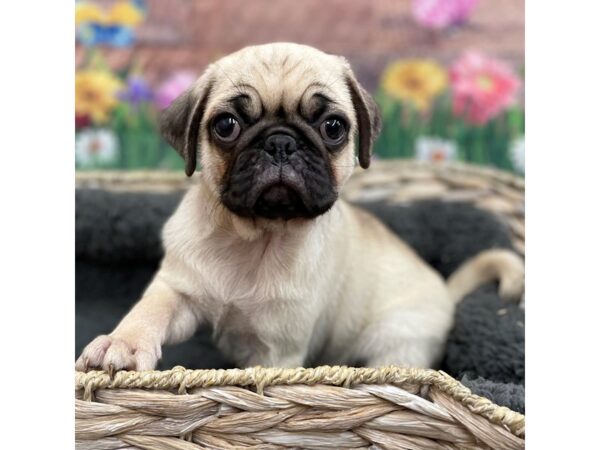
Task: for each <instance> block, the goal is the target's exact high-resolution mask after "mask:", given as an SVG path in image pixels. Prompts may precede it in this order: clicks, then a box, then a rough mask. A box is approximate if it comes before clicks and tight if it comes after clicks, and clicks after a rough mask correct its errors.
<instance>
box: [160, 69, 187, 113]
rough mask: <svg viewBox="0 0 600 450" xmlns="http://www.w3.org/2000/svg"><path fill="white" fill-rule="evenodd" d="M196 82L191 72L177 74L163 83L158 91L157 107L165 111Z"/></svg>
mask: <svg viewBox="0 0 600 450" xmlns="http://www.w3.org/2000/svg"><path fill="white" fill-rule="evenodd" d="M194 81H196V76H195V75H194V74H192V73H190V72H177V73H175V74H173V75H172V76H170V77H169V78H167V79H166V80H165V81H163V82H162V83H161V84H160V86H159V87H158V89H157V91H156V105H157V106H158V108H159V109H161V110H163V109H165V108H168V107H169V105H170V104H171V103H173V100H175V99H176V98H177V97H179V95H181V94H182V93H183V91H185V90H186V89H187V88H189V87H190V86H191V85H192V83H194Z"/></svg>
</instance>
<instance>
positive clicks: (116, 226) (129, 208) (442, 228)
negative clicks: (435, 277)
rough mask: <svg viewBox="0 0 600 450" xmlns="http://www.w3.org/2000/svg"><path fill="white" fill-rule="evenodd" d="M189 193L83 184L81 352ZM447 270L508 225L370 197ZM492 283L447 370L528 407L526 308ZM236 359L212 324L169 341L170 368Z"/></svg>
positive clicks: (460, 330) (438, 205)
mask: <svg viewBox="0 0 600 450" xmlns="http://www.w3.org/2000/svg"><path fill="white" fill-rule="evenodd" d="M181 195H182V194H181V193H179V192H178V193H170V194H158V193H112V192H107V191H101V190H78V191H77V192H76V258H77V262H76V274H75V280H76V289H75V291H76V320H75V328H76V330H75V331H76V342H75V346H76V348H75V351H76V354H77V355H78V354H79V353H80V352H81V350H82V348H83V346H84V345H85V344H87V343H88V342H89V341H90V340H91V339H93V338H94V337H95V336H96V335H98V334H103V333H108V332H110V331H111V330H112V329H113V328H114V326H115V325H116V324H117V323H118V321H119V320H120V319H121V318H122V317H123V315H124V314H125V313H126V312H127V311H128V309H129V308H130V307H131V306H132V305H133V303H134V302H135V301H136V300H137V299H138V297H139V295H140V294H141V292H142V290H143V289H144V287H145V286H146V284H147V283H148V282H149V280H150V278H151V277H152V275H153V273H154V272H155V271H156V269H157V267H158V263H159V261H160V258H161V255H162V249H161V244H160V230H161V228H162V225H163V223H164V222H165V220H166V219H167V218H168V217H169V215H170V214H171V213H172V212H173V210H174V209H175V207H176V206H177V204H178V202H179V200H180V199H181ZM361 206H363V207H364V208H366V209H368V210H370V211H371V212H373V213H374V214H375V215H377V216H378V217H379V218H380V219H381V220H382V221H384V222H385V223H386V224H387V225H388V226H389V227H390V228H391V229H392V230H393V231H394V232H396V233H397V234H398V235H400V236H401V237H402V238H403V239H404V240H405V241H406V242H408V243H409V244H410V245H411V246H412V247H413V248H414V249H415V250H416V251H417V252H418V253H419V254H420V255H421V256H422V257H423V258H424V259H425V260H426V261H427V262H428V263H429V264H431V265H432V266H433V267H435V268H436V269H437V270H438V271H439V272H440V273H441V274H442V275H443V276H445V277H447V276H448V275H450V274H451V273H452V272H453V271H454V270H455V269H456V268H457V267H458V266H459V265H460V264H461V263H462V262H463V261H465V260H466V259H467V258H469V257H470V256H473V255H475V254H476V253H478V252H479V251H481V250H483V249H486V248H492V247H502V248H511V244H510V239H509V233H508V231H507V229H506V228H505V227H504V226H503V225H502V224H501V223H500V222H499V221H498V220H497V219H495V218H494V217H493V216H491V215H490V214H488V213H486V212H484V211H481V210H479V209H476V208H473V207H471V206H469V205H466V204H458V203H443V202H439V201H423V202H419V203H415V204H413V205H409V206H399V205H394V206H390V205H387V204H383V203H368V204H362V205H361ZM495 290H496V287H495V286H491V285H490V286H485V287H482V288H481V289H479V290H478V291H476V292H474V293H472V294H471V295H469V296H467V297H466V298H465V299H464V300H463V301H462V302H461V304H460V305H459V307H458V309H457V313H456V324H455V327H454V329H453V331H452V332H451V334H450V337H449V339H448V346H447V349H446V355H445V358H444V361H443V363H442V366H441V369H442V370H444V371H446V372H447V373H449V374H450V375H452V376H454V377H455V378H457V379H459V380H460V381H462V382H463V384H465V385H466V386H468V387H469V388H470V389H471V390H472V391H473V392H474V393H476V394H479V395H483V396H485V397H487V398H489V399H491V400H492V401H494V402H495V403H498V404H500V405H504V406H508V407H509V408H511V409H513V410H515V411H519V412H524V411H525V401H524V376H525V373H524V334H525V333H524V322H525V318H524V312H523V310H522V309H520V308H519V307H517V306H516V305H511V304H505V303H503V302H502V301H501V300H500V298H499V297H498V296H497V294H496V292H495ZM175 365H182V366H185V367H189V368H228V367H232V364H231V363H230V362H229V361H226V360H225V359H224V358H223V356H222V355H221V354H220V353H219V351H218V350H217V349H216V348H215V347H214V346H213V345H212V343H211V340H210V330H208V329H201V330H199V331H198V332H197V333H196V335H195V336H194V337H193V338H192V339H191V340H190V341H188V342H185V343H182V344H179V345H175V346H168V347H165V348H164V349H163V359H162V360H161V362H160V367H159V368H162V369H165V368H170V367H173V366H175Z"/></svg>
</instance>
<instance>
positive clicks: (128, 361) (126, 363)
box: [75, 335, 161, 372]
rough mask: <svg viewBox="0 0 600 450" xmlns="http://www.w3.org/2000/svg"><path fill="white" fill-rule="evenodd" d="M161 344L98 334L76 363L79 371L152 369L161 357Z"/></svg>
mask: <svg viewBox="0 0 600 450" xmlns="http://www.w3.org/2000/svg"><path fill="white" fill-rule="evenodd" d="M160 356H161V355H160V346H159V345H156V346H153V345H148V344H147V343H145V342H142V341H133V340H129V339H124V338H119V337H116V336H106V335H102V336H98V337H97V338H96V339H94V340H93V341H92V342H90V343H89V344H88V345H87V347H86V348H85V349H84V350H83V352H82V353H81V356H80V357H79V359H78V360H77V362H76V363H75V369H76V370H78V371H83V372H85V371H88V370H90V369H94V368H96V369H104V370H106V371H109V372H113V371H115V370H122V369H126V370H152V369H154V367H155V366H156V363H157V362H158V360H159V359H160Z"/></svg>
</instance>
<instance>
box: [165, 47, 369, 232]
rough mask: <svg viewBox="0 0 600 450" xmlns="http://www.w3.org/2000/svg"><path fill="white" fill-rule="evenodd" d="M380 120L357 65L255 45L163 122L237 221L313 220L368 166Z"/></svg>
mask: <svg viewBox="0 0 600 450" xmlns="http://www.w3.org/2000/svg"><path fill="white" fill-rule="evenodd" d="M378 128H379V116H378V113H377V109H376V106H375V103H374V102H373V100H372V98H371V97H370V96H369V95H368V94H367V93H366V92H365V91H364V90H363V89H362V88H361V87H360V86H359V85H358V83H357V82H356V79H355V77H354V75H353V74H352V72H351V70H350V67H349V66H348V63H347V62H346V61H345V60H344V59H342V58H340V57H337V56H332V55H327V54H325V53H322V52H320V51H318V50H316V49H313V48H311V47H306V46H301V45H296V44H269V45H262V46H256V47H247V48H245V49H243V50H240V51H238V52H236V53H233V54H231V55H229V56H227V57H225V58H223V59H221V60H219V61H217V62H216V63H214V64H213V65H211V66H210V67H209V68H208V69H207V71H206V72H205V74H204V75H203V76H202V77H201V78H200V79H199V80H198V81H197V82H196V83H195V85H194V86H193V87H192V88H190V89H189V90H188V91H187V92H185V93H184V94H183V95H182V96H181V97H180V98H178V99H177V100H176V101H175V102H174V103H173V105H172V106H171V107H170V108H168V109H167V110H166V111H165V112H164V113H163V115H162V117H161V130H162V132H163V135H164V136H165V138H166V139H167V141H168V142H169V143H170V144H171V145H173V146H174V147H175V149H177V150H178V152H179V153H180V154H181V155H182V156H183V158H184V159H185V161H186V173H187V174H188V175H191V174H192V173H193V172H194V170H195V167H196V158H197V154H198V152H199V154H200V155H201V163H202V167H203V170H204V172H205V177H206V179H207V180H208V182H209V185H210V186H211V188H212V189H214V191H215V192H216V194H217V195H218V196H219V197H220V199H221V202H222V203H223V205H225V206H226V207H227V208H228V209H229V210H230V211H232V212H233V213H234V214H236V215H238V216H242V217H253V218H256V217H261V218H266V219H284V220H287V219H294V218H313V217H316V216H318V215H320V214H322V213H324V212H325V211H327V210H328V209H329V208H330V207H331V206H332V205H333V203H334V202H335V200H336V199H337V195H338V192H339V189H340V187H341V186H342V185H343V184H344V182H345V181H346V180H347V179H348V177H349V176H350V174H351V173H352V170H353V167H354V147H355V145H354V144H355V143H354V137H355V135H356V134H357V133H358V135H359V160H360V163H361V165H362V166H363V167H365V168H366V167H368V165H369V158H370V153H371V148H372V144H373V140H374V138H375V136H376V134H377V132H378Z"/></svg>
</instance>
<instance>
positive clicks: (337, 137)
mask: <svg viewBox="0 0 600 450" xmlns="http://www.w3.org/2000/svg"><path fill="white" fill-rule="evenodd" d="M319 131H320V132H321V137H322V138H323V140H324V141H325V143H326V144H329V145H335V144H339V143H340V142H342V140H343V139H344V136H346V123H345V122H344V121H343V120H342V119H341V118H339V117H329V118H327V119H325V120H324V121H323V123H321V126H320V127H319Z"/></svg>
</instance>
